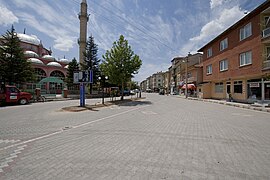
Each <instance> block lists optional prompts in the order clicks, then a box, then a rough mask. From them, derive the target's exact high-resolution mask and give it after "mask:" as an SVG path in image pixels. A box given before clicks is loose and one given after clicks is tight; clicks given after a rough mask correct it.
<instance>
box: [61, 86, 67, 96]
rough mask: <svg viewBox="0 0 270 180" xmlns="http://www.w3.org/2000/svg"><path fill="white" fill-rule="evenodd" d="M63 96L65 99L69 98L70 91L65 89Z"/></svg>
mask: <svg viewBox="0 0 270 180" xmlns="http://www.w3.org/2000/svg"><path fill="white" fill-rule="evenodd" d="M62 96H63V98H67V96H68V89H67V88H64V89H63V93H62Z"/></svg>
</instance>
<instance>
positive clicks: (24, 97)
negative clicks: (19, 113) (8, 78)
mask: <svg viewBox="0 0 270 180" xmlns="http://www.w3.org/2000/svg"><path fill="white" fill-rule="evenodd" d="M31 99H32V94H30V93H27V92H21V91H20V90H19V89H18V88H17V87H16V86H9V85H5V86H2V87H0V102H5V103H19V104H22V105H24V104H27V103H29V101H30V100H31Z"/></svg>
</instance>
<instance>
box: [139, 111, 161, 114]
mask: <svg viewBox="0 0 270 180" xmlns="http://www.w3.org/2000/svg"><path fill="white" fill-rule="evenodd" d="M142 113H143V114H148V115H156V114H157V113H155V112H153V111H142Z"/></svg>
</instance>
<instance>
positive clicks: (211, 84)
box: [198, 1, 270, 102]
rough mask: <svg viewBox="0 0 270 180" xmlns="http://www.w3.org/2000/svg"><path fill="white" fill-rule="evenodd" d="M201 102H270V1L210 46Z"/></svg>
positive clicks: (205, 50)
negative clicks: (206, 100)
mask: <svg viewBox="0 0 270 180" xmlns="http://www.w3.org/2000/svg"><path fill="white" fill-rule="evenodd" d="M198 52H203V62H202V65H203V81H204V84H203V85H202V86H201V94H200V95H201V97H202V98H216V99H229V98H230V99H231V98H232V99H234V100H236V101H243V102H254V101H265V100H268V101H270V1H265V2H264V3H263V4H261V5H260V6H259V7H257V8H256V9H255V10H253V11H252V12H250V13H249V14H247V15H246V16H245V17H244V18H242V19H241V20H239V21H238V22H236V23H235V24H234V25H232V26H231V27H229V28H228V29H227V30H225V31H224V32H222V33H221V34H220V35H218V36H217V37H216V38H214V39H213V40H212V41H210V42H209V43H207V44H206V45H205V46H203V47H202V48H201V49H199V50H198Z"/></svg>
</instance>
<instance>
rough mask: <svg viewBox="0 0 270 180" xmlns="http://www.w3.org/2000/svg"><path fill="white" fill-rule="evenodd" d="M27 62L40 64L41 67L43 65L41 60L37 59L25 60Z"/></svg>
mask: <svg viewBox="0 0 270 180" xmlns="http://www.w3.org/2000/svg"><path fill="white" fill-rule="evenodd" d="M27 61H29V62H31V63H34V64H42V65H44V63H43V62H42V61H41V60H39V59H37V58H29V59H27Z"/></svg>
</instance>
